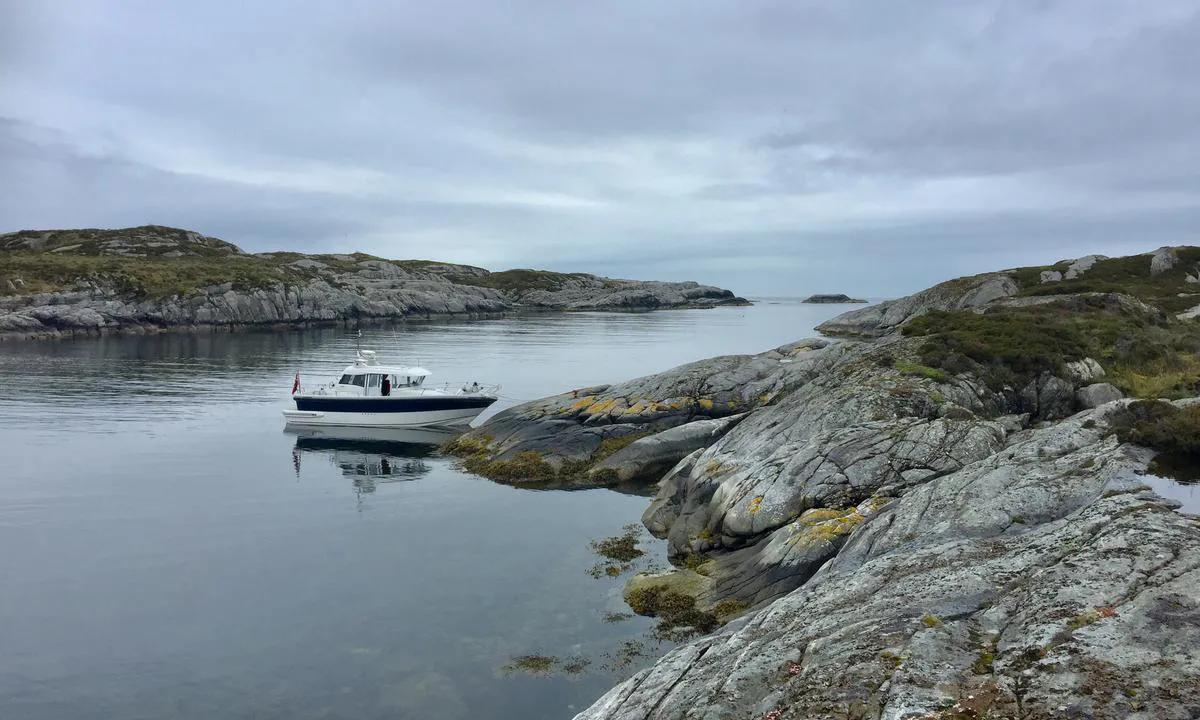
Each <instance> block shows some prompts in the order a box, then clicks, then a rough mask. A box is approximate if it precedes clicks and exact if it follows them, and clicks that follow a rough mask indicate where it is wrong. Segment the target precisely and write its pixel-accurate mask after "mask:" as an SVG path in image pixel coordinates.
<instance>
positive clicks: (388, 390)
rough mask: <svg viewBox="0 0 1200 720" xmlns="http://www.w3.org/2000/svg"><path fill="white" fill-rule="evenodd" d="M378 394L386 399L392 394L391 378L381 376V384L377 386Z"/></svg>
mask: <svg viewBox="0 0 1200 720" xmlns="http://www.w3.org/2000/svg"><path fill="white" fill-rule="evenodd" d="M379 394H380V395H382V396H384V397H387V396H388V395H391V394H392V379H391V377H389V376H387V375H384V376H383V383H382V384H381V385H380V386H379Z"/></svg>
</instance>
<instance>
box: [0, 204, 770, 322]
mask: <svg viewBox="0 0 1200 720" xmlns="http://www.w3.org/2000/svg"><path fill="white" fill-rule="evenodd" d="M746 303H747V301H745V300H743V299H742V298H738V297H735V296H734V294H733V293H732V292H730V291H728V290H723V289H721V288H716V287H711V286H707V285H699V284H697V283H694V282H648V281H635V280H617V279H612V278H603V277H597V276H595V275H589V274H586V273H555V272H547V271H541V270H524V269H522V270H508V271H504V272H489V271H487V270H484V269H483V268H478V267H472V266H469V265H454V264H449V263H441V262H435V261H429V260H387V259H384V258H379V257H374V256H372V255H366V254H363V253H353V254H320V255H306V254H301V253H294V252H272V253H256V254H251V253H247V252H245V251H243V250H242V249H241V248H239V247H237V246H236V245H233V244H232V243H228V242H225V241H223V240H219V239H217V238H211V237H206V236H203V235H200V234H199V233H195V232H190V231H187V230H180V229H177V228H169V227H163V226H158V225H148V226H143V227H136V228H125V229H119V230H94V229H87V230H45V231H42V230H26V231H21V232H15V233H8V234H6V235H0V338H6V337H7V338H29V337H54V336H63V335H67V336H71V335H89V334H100V333H113V332H115V333H122V332H154V331H160V330H164V329H231V328H239V327H253V326H271V325H306V324H313V323H337V322H365V321H372V320H389V319H400V318H414V317H430V316H443V315H447V316H449V315H457V316H481V315H490V314H498V313H504V312H512V311H519V310H529V311H572V310H607V311H640V310H655V309H665V308H708V307H714V306H718V305H730V304H746Z"/></svg>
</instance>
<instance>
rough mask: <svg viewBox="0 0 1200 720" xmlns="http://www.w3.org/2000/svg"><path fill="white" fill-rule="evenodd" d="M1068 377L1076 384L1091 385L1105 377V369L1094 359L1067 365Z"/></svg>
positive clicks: (1085, 359)
mask: <svg viewBox="0 0 1200 720" xmlns="http://www.w3.org/2000/svg"><path fill="white" fill-rule="evenodd" d="M1067 377H1069V378H1070V379H1071V380H1074V381H1075V382H1081V383H1090V382H1093V381H1095V380H1097V379H1099V378H1102V377H1104V367H1103V366H1101V365H1100V363H1099V362H1097V361H1096V360H1095V359H1094V358H1084V359H1082V360H1077V361H1075V362H1069V363H1067Z"/></svg>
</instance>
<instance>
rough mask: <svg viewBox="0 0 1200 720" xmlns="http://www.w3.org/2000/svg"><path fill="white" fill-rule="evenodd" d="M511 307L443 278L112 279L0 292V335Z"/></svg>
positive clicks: (469, 311) (479, 311) (463, 312)
mask: <svg viewBox="0 0 1200 720" xmlns="http://www.w3.org/2000/svg"><path fill="white" fill-rule="evenodd" d="M509 308H510V304H509V302H507V301H506V300H505V298H504V297H503V296H502V295H501V294H500V293H499V292H497V291H495V290H491V289H488V288H477V287H469V286H456V285H452V284H450V283H446V282H437V281H432V280H428V279H420V278H412V279H411V280H401V279H392V280H372V279H367V278H362V279H360V280H359V281H358V282H357V283H353V284H335V283H334V282H331V281H329V280H324V279H316V280H311V281H308V282H306V283H304V284H302V285H288V284H284V283H279V284H276V285H272V286H269V287H262V288H241V289H235V288H234V287H233V285H232V284H230V283H225V284H222V285H215V286H209V287H204V288H200V289H198V290H196V291H194V292H191V293H188V294H185V295H177V296H171V297H167V298H154V299H151V298H142V299H138V298H136V297H129V296H128V295H125V294H123V293H122V292H121V291H120V290H119V289H118V288H117V287H115V286H114V285H113V284H111V283H93V284H92V286H91V287H90V288H88V289H87V290H75V291H70V292H55V293H38V294H35V295H25V296H8V297H0V334H17V335H29V336H39V335H62V334H100V333H105V332H153V331H158V330H162V329H168V328H213V327H221V328H229V327H237V326H253V325H280V324H303V323H321V322H340V321H354V320H370V319H383V318H402V317H414V316H417V317H419V316H429V315H482V314H489V313H500V312H504V311H506V310H508V309H509Z"/></svg>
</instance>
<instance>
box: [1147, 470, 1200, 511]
mask: <svg viewBox="0 0 1200 720" xmlns="http://www.w3.org/2000/svg"><path fill="white" fill-rule="evenodd" d="M1138 479H1139V480H1141V481H1142V482H1145V483H1146V484H1147V485H1149V486H1150V487H1151V488H1152V489H1153V490H1154V492H1156V493H1158V494H1159V495H1162V496H1163V497H1165V498H1168V499H1170V500H1176V501H1178V502H1181V503H1183V506H1182V507H1180V508H1179V511H1180V512H1185V513H1190V514H1192V515H1200V484H1197V483H1184V482H1179V481H1177V480H1173V479H1171V478H1165V477H1159V476H1158V475H1149V474H1147V475H1142V476H1141V477H1139V478H1138Z"/></svg>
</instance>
